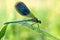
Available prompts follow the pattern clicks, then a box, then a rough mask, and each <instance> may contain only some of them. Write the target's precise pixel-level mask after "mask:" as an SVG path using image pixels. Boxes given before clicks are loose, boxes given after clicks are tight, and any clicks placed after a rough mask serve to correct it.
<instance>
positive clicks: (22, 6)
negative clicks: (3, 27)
mask: <svg viewBox="0 0 60 40" xmlns="http://www.w3.org/2000/svg"><path fill="white" fill-rule="evenodd" d="M15 8H16V10H17V12H18V13H19V14H21V15H22V16H27V17H31V19H28V20H20V21H12V22H5V23H4V24H10V23H24V22H25V23H26V22H35V23H39V24H41V20H38V18H36V17H35V16H34V15H33V14H32V13H31V12H30V10H29V9H28V7H27V6H26V5H25V4H24V3H23V2H17V3H16V5H15Z"/></svg>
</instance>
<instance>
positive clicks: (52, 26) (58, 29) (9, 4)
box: [0, 0, 60, 40]
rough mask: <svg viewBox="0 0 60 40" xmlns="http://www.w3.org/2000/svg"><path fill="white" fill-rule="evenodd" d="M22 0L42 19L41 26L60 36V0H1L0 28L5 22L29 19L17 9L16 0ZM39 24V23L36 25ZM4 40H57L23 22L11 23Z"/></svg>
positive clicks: (17, 0)
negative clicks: (22, 23) (24, 24)
mask: <svg viewBox="0 0 60 40" xmlns="http://www.w3.org/2000/svg"><path fill="white" fill-rule="evenodd" d="M19 1H22V2H24V3H25V4H26V6H27V7H28V8H29V9H30V11H31V13H32V14H33V15H34V16H35V17H37V18H38V19H39V20H41V21H42V23H41V24H40V28H42V29H44V30H45V31H47V32H49V33H50V34H52V35H53V36H55V37H56V38H60V0H0V29H1V28H2V26H3V25H4V22H9V21H14V20H23V19H28V18H29V17H25V16H21V15H20V14H19V13H18V12H17V11H16V10H15V4H16V2H19ZM35 26H37V24H36V25H35ZM2 40H55V39H54V38H52V39H51V38H50V37H49V35H48V38H46V35H45V34H40V33H37V32H36V31H33V30H31V29H29V28H27V27H26V26H23V25H21V24H9V25H8V27H7V30H6V33H5V35H4V37H3V38H2Z"/></svg>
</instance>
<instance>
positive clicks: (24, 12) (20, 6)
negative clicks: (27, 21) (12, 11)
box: [15, 2, 30, 16]
mask: <svg viewBox="0 0 60 40" xmlns="http://www.w3.org/2000/svg"><path fill="white" fill-rule="evenodd" d="M15 8H16V10H17V11H18V12H19V13H20V14H21V15H24V16H26V15H29V14H30V10H29V9H28V8H27V6H26V5H25V4H24V3H23V2H18V3H17V4H16V5H15Z"/></svg>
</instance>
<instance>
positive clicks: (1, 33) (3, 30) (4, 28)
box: [0, 24, 8, 39]
mask: <svg viewBox="0 0 60 40" xmlns="http://www.w3.org/2000/svg"><path fill="white" fill-rule="evenodd" d="M7 26H8V24H6V25H4V27H3V28H2V29H1V31H0V39H1V38H2V37H3V36H4V35H5V32H6V28H7Z"/></svg>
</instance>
